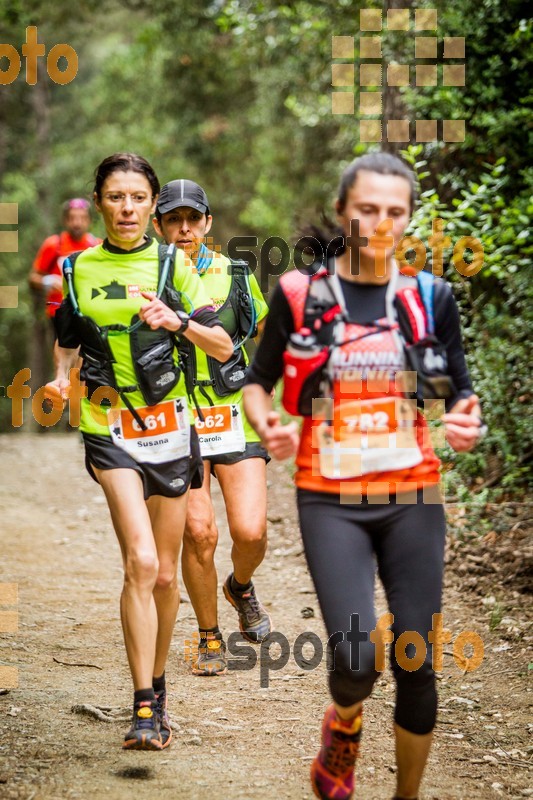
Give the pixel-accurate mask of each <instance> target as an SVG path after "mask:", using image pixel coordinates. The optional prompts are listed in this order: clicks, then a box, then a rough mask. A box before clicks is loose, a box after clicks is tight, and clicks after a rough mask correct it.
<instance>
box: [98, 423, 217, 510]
mask: <svg viewBox="0 0 533 800" xmlns="http://www.w3.org/2000/svg"><path fill="white" fill-rule="evenodd" d="M83 443H84V444H85V466H86V467H87V472H88V473H89V475H90V476H91V478H93V480H95V481H96V482H97V483H98V480H97V478H96V475H95V474H94V470H93V468H92V466H95V467H96V468H97V469H133V470H135V472H137V473H138V474H139V476H140V478H141V480H142V482H143V488H144V499H145V500H147V499H148V498H149V497H151V495H156V494H158V495H162V496H163V497H179V496H180V495H182V494H185V492H186V491H187V489H188V488H189V487H191V489H199V488H200V487H201V486H202V481H203V473H204V466H203V461H202V457H201V455H200V444H199V442H198V436H197V434H196V431H195V430H194V428H193V427H192V426H191V455H190V456H189V457H187V458H179V459H177V460H175V461H165V462H164V463H163V464H140V463H139V462H138V461H135V460H134V459H133V458H132V457H131V456H130V455H128V453H126V452H125V451H124V450H121V449H120V447H117V446H116V445H115V444H113V441H112V439H111V437H110V436H97V435H95V434H91V433H84V434H83Z"/></svg>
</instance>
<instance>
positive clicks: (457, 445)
mask: <svg viewBox="0 0 533 800" xmlns="http://www.w3.org/2000/svg"><path fill="white" fill-rule="evenodd" d="M441 419H442V421H443V422H444V425H445V431H446V433H445V435H446V441H447V442H448V444H449V445H450V446H451V447H453V449H454V450H455V451H456V452H457V453H468V452H469V451H470V450H472V449H473V448H474V447H475V446H476V444H477V443H478V440H479V438H480V436H481V425H482V422H481V407H480V405H479V397H478V396H477V395H475V394H471V395H470V397H465V398H463V399H462V400H459V401H458V402H457V403H456V404H455V405H454V406H453V408H451V409H450V411H449V412H448V413H447V414H443V415H442V417H441Z"/></svg>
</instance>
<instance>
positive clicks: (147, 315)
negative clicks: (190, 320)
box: [139, 292, 181, 333]
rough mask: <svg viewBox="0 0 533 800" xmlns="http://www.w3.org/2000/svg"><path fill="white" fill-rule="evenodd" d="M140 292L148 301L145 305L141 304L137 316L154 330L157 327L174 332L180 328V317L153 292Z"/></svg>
mask: <svg viewBox="0 0 533 800" xmlns="http://www.w3.org/2000/svg"><path fill="white" fill-rule="evenodd" d="M141 294H142V296H143V297H145V298H146V300H149V301H150V302H149V303H147V304H146V305H145V306H141V308H140V310H139V317H140V318H141V319H142V321H143V322H146V324H147V325H149V326H150V327H151V328H152V330H154V331H155V330H156V329H157V328H165V329H166V330H167V331H173V332H174V333H175V332H176V331H177V330H179V329H180V327H181V320H180V318H179V317H178V316H177V314H176V313H175V312H174V311H172V309H171V308H169V307H168V306H167V305H165V303H163V301H162V300H160V299H159V298H158V297H157V295H156V294H155V292H141Z"/></svg>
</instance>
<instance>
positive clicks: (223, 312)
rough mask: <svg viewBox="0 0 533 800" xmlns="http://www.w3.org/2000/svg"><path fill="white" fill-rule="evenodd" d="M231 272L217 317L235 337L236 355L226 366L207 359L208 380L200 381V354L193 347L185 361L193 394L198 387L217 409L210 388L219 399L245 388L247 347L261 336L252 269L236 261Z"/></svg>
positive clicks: (227, 331)
mask: <svg viewBox="0 0 533 800" xmlns="http://www.w3.org/2000/svg"><path fill="white" fill-rule="evenodd" d="M230 270H231V276H232V277H231V285H230V290H229V293H228V296H227V298H226V300H225V302H224V304H223V305H222V306H221V307H220V308H219V309H218V311H217V316H218V318H219V319H220V322H221V323H222V326H223V328H224V330H225V331H226V333H227V334H228V335H229V336H230V337H231V341H232V342H233V355H231V356H230V357H229V358H228V360H227V361H225V362H223V363H222V362H220V361H217V360H216V358H212V356H207V367H208V370H209V379H208V380H198V376H197V364H196V351H195V348H194V347H193V346H192V345H191V346H190V347H188V348H187V353H186V355H185V357H184V358H185V370H186V377H187V387H188V389H189V391H192V393H194V389H195V388H196V387H198V389H199V391H200V393H201V394H202V395H203V396H204V397H205V399H206V400H207V402H208V403H209V405H210V406H212V405H213V399H212V398H211V397H210V396H209V394H208V391H207V389H208V387H211V388H212V389H213V391H214V393H215V394H216V395H217V396H218V397H227V396H228V395H230V394H233V392H237V391H238V390H239V389H241V388H242V387H243V386H244V379H245V377H246V371H247V364H246V359H245V356H244V344H245V342H246V341H247V340H248V339H250V338H253V337H254V336H256V335H257V319H256V313H255V306H254V300H253V297H252V290H251V287H250V279H249V275H250V267H249V266H248V264H247V263H246V262H245V261H232V262H231V265H230Z"/></svg>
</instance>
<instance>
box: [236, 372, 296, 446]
mask: <svg viewBox="0 0 533 800" xmlns="http://www.w3.org/2000/svg"><path fill="white" fill-rule="evenodd" d="M243 396H244V411H245V413H246V416H247V417H248V420H249V422H250V424H251V426H252V428H253V429H254V430H255V432H256V433H257V435H258V436H260V437H261V442H262V443H263V446H264V447H266V448H267V450H269V451H270V452H271V453H272V455H273V456H274V458H276V459H277V460H278V461H282V460H283V459H285V458H290V456H293V455H294V454H295V453H296V451H297V450H298V444H299V441H300V435H299V433H298V426H297V424H296V422H290V423H289V424H288V425H282V424H281V422H280V415H279V414H278V412H277V411H273V410H272V395H271V394H268V393H267V392H265V390H264V389H263V387H262V386H260V385H259V384H258V383H250V384H248V385H247V386H245V387H244V395H243Z"/></svg>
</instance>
